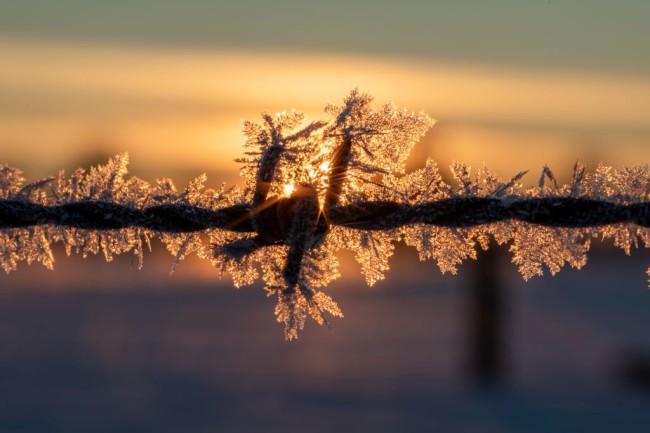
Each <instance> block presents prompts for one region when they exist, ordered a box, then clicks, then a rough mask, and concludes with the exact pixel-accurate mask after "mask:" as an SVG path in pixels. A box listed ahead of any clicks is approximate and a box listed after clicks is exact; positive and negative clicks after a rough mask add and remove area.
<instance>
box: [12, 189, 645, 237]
mask: <svg viewBox="0 0 650 433" xmlns="http://www.w3.org/2000/svg"><path fill="white" fill-rule="evenodd" d="M252 211H253V208H252V206H249V205H235V206H229V207H225V208H221V209H217V210H210V209H205V208H201V207H196V206H190V205H182V204H163V205H156V206H151V207H146V208H142V209H138V208H134V207H131V206H127V205H121V204H116V203H109V202H101V201H79V202H72V203H67V204H62V205H56V206H48V205H41V204H36V203H32V202H29V201H24V200H0V229H8V228H22V227H31V226H41V225H57V226H65V227H74V228H80V229H89V230H115V229H121V228H127V227H141V228H146V229H150V230H153V231H156V232H163V233H186V232H200V231H203V230H208V229H223V230H230V231H235V232H255V231H256V230H255V227H254V225H253V224H252V222H251V218H250V216H251V215H252V214H253V212H252ZM327 218H328V222H329V223H330V224H331V225H338V226H344V227H350V228H355V229H360V230H389V229H393V228H397V227H401V226H405V225H409V224H430V225H435V226H443V227H473V226H478V225H482V224H488V223H494V222H499V221H505V220H519V221H522V222H527V223H530V224H536V225H543V226H551V227H575V228H580V227H582V228H585V227H597V226H604V225H609V224H618V223H633V224H636V225H639V226H644V227H650V202H641V203H632V204H619V203H614V202H611V201H608V200H598V199H591V198H575V197H543V198H521V197H512V196H510V197H508V196H507V197H504V198H501V199H497V198H487V197H470V196H466V197H462V196H461V197H455V198H449V199H443V200H437V201H431V202H426V203H420V204H401V203H395V202H385V201H369V202H360V203H354V204H351V205H345V206H337V207H333V208H331V209H330V211H329V213H328V216H327Z"/></svg>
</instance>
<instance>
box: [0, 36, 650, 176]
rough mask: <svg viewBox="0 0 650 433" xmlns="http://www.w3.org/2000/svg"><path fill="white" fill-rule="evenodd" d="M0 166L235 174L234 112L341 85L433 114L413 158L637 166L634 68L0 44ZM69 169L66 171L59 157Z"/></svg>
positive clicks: (645, 87) (243, 114) (649, 150)
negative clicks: (122, 160)
mask: <svg viewBox="0 0 650 433" xmlns="http://www.w3.org/2000/svg"><path fill="white" fill-rule="evenodd" d="M0 58H3V59H5V61H3V62H2V63H0V162H9V163H11V164H14V165H19V166H20V167H21V168H24V169H25V171H26V172H27V173H26V174H27V175H28V177H32V176H43V175H46V174H52V173H55V172H56V171H57V170H58V169H59V168H64V167H65V168H72V166H74V165H76V164H78V163H79V162H83V161H86V160H92V158H95V157H97V156H98V155H109V154H113V153H116V152H118V151H128V152H129V153H130V155H131V161H132V167H133V170H134V171H135V172H136V173H137V174H141V175H143V176H145V177H150V178H154V177H162V176H166V175H172V176H173V175H174V174H177V175H178V176H180V177H181V178H183V179H184V178H185V176H186V175H190V174H192V173H193V174H199V173H201V172H203V171H206V172H208V175H209V176H210V177H211V179H212V181H213V182H215V183H218V182H220V181H221V180H227V181H234V180H236V173H237V169H238V167H237V165H236V164H234V163H233V162H232V160H233V159H234V158H236V157H238V156H240V152H241V148H240V144H241V142H242V136H241V134H240V127H241V120H242V119H244V118H246V119H255V118H257V117H258V115H259V113H260V112H261V111H268V112H271V113H273V112H276V111H281V110H286V109H292V108H296V109H299V110H302V111H305V112H307V114H308V115H310V116H311V117H316V116H320V115H321V112H322V107H323V106H324V105H325V103H326V102H327V101H328V100H331V101H340V100H341V99H342V97H343V96H344V95H345V94H346V93H347V92H349V90H350V89H352V88H354V87H359V88H360V89H361V90H364V91H369V92H371V93H372V94H373V95H374V96H375V97H376V100H377V103H378V104H380V103H384V102H388V101H390V100H392V101H394V102H395V103H396V104H397V105H398V106H400V107H407V108H408V109H411V110H414V111H419V110H424V111H426V112H427V113H428V114H429V115H430V116H432V117H434V118H436V119H438V124H437V125H436V126H435V127H434V129H433V130H432V131H431V133H430V134H429V135H428V136H427V139H426V140H425V142H423V143H421V144H420V145H419V146H418V147H417V148H416V153H417V155H416V156H414V158H413V159H412V163H413V164H415V165H417V164H418V162H419V158H422V157H425V156H433V157H435V158H436V159H438V160H439V161H440V165H442V166H445V165H446V164H448V163H449V162H451V160H453V159H457V160H461V161H464V162H468V163H470V164H472V165H474V166H477V165H480V164H482V163H483V162H486V163H487V164H488V166H489V167H491V168H493V169H495V170H496V171H498V172H500V173H501V174H503V176H507V175H510V174H512V173H514V172H516V171H519V170H520V169H525V168H530V169H532V170H533V172H535V171H537V170H539V169H541V167H542V166H543V165H544V164H545V163H548V164H551V165H552V166H555V167H556V168H557V170H558V171H562V169H568V168H569V167H570V166H571V165H572V163H573V161H574V160H575V159H576V158H580V159H583V160H586V161H587V162H591V161H595V160H598V159H602V160H603V161H604V162H606V163H609V164H613V165H622V164H632V163H645V162H648V161H650V145H648V143H650V140H649V139H650V82H649V81H648V80H647V78H646V77H644V76H634V75H629V74H628V75H623V74H618V75H613V74H608V75H605V74H591V75H589V74H586V73H584V72H583V73H578V72H566V71H549V70H545V71H536V70H533V69H522V68H509V69H508V68H505V67H501V68H497V67H494V66H490V67H488V66H480V65H476V64H475V65H471V66H470V65H463V64H451V63H440V62H433V61H423V60H414V59H411V60H409V59H405V58H394V57H371V56H350V55H342V54H305V53H293V54H292V53H286V52H284V53H283V52H277V53H272V52H268V51H267V52H264V53H261V52H254V51H236V50H208V49H205V50H198V49H194V50H188V49H182V50H181V49H172V48H160V47H159V48H135V47H129V48H126V47H125V46H116V45H107V44H83V43H52V42H36V41H28V40H17V39H4V40H0ZM71 165H72V166H71Z"/></svg>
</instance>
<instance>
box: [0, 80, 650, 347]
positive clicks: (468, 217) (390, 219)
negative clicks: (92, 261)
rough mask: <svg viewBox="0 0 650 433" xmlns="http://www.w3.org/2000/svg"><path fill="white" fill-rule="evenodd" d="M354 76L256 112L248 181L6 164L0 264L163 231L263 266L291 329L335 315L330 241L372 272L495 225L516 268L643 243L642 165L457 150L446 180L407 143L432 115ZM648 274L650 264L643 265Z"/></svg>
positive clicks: (192, 250)
mask: <svg viewBox="0 0 650 433" xmlns="http://www.w3.org/2000/svg"><path fill="white" fill-rule="evenodd" d="M371 102H372V98H371V97H370V96H369V95H367V94H363V93H360V92H358V91H356V90H354V91H352V92H351V93H350V94H349V95H348V96H347V97H346V98H345V99H344V101H343V103H342V104H341V105H333V104H330V105H328V106H327V107H326V108H325V114H326V120H324V121H317V122H312V123H309V124H305V122H304V116H303V114H301V113H298V112H295V111H292V112H289V113H287V112H283V113H279V114H276V115H275V116H271V115H268V114H263V115H262V121H261V122H260V123H255V122H245V123H244V134H245V136H246V140H245V147H246V149H247V152H246V157H245V158H242V159H241V160H240V162H241V163H243V169H242V175H243V176H244V178H245V179H246V186H245V188H243V189H238V188H230V189H226V188H224V187H222V188H221V189H219V190H212V189H206V188H204V186H203V184H204V182H205V180H206V177H205V175H201V176H199V177H198V178H196V179H195V180H194V181H192V182H190V184H189V185H188V186H187V187H186V188H185V189H184V190H182V191H178V190H177V189H176V187H175V186H174V184H173V183H172V181H171V180H169V179H162V180H159V181H158V182H157V183H156V184H153V185H152V184H150V183H148V182H145V181H143V180H141V179H138V178H136V177H131V178H127V177H126V174H127V164H128V157H127V155H126V154H122V155H118V156H116V157H115V158H112V159H111V160H109V162H108V164H106V165H104V166H99V167H95V168H91V169H90V170H89V171H87V172H86V171H84V170H82V169H79V170H77V171H76V172H74V173H73V174H72V176H70V177H66V176H65V175H64V174H63V173H60V174H59V175H58V177H56V178H54V177H52V178H47V179H43V180H40V181H38V182H34V183H30V184H25V182H24V179H23V177H22V175H21V172H20V171H19V170H17V169H14V168H11V167H8V166H6V165H5V166H3V167H0V266H2V268H3V269H4V270H5V271H6V272H10V271H13V270H15V269H16V267H17V264H18V262H20V261H26V262H27V263H33V262H41V263H42V264H43V265H45V266H46V267H48V268H50V269H51V268H52V266H53V262H54V259H53V256H52V251H51V245H52V243H54V242H61V243H62V244H63V245H64V246H65V249H66V252H67V253H68V254H71V253H72V252H76V253H80V254H83V256H84V257H85V256H86V255H88V254H89V253H92V254H98V253H100V252H101V253H102V254H104V256H105V258H106V260H108V261H110V260H111V259H112V257H113V256H114V255H116V254H122V253H130V254H133V255H134V257H135V258H137V261H138V264H139V266H142V259H143V251H144V249H145V248H150V244H149V241H150V239H151V238H152V237H158V238H159V239H161V240H162V242H163V243H164V244H165V245H166V246H167V249H168V250H169V252H170V253H171V254H172V255H173V256H174V257H175V259H174V261H173V268H175V267H176V266H177V264H178V263H179V262H180V261H181V260H183V258H185V257H186V256H187V255H188V254H197V255H198V256H199V257H201V258H204V259H206V260H209V261H210V262H211V263H212V264H213V265H214V266H215V267H216V268H217V269H219V270H220V271H221V272H222V273H228V274H230V276H231V277H232V279H233V282H234V284H235V286H236V287H240V286H243V285H248V284H251V283H253V282H254V281H255V280H257V279H258V278H259V277H260V272H261V276H262V278H263V280H264V282H265V286H266V291H267V292H268V294H269V296H274V297H276V298H277V306H276V307H275V315H276V317H277V320H278V321H279V322H281V323H283V324H284V329H285V336H286V338H288V339H294V338H297V335H298V331H299V330H301V329H302V328H303V327H304V324H305V320H306V318H307V317H308V316H310V317H312V318H313V319H314V320H315V321H316V322H318V323H319V324H323V323H327V318H326V317H327V316H328V315H331V316H339V317H342V316H343V314H342V312H341V310H340V308H339V307H338V305H337V304H336V303H335V302H334V301H333V300H332V298H330V297H329V296H328V295H326V294H325V293H324V292H323V291H322V289H323V288H324V287H325V286H327V284H328V283H329V282H330V281H332V280H334V279H335V278H337V277H338V276H339V272H338V261H337V258H336V252H337V251H339V250H342V249H348V250H352V251H354V253H355V258H356V260H357V261H358V262H359V263H360V265H361V270H362V272H363V275H364V277H365V280H366V282H367V283H368V284H369V285H373V284H374V283H376V282H377V281H379V280H382V279H383V278H384V274H385V272H386V271H387V270H388V268H389V265H388V261H389V259H390V257H391V255H392V254H393V251H394V246H395V243H396V242H399V241H404V242H405V243H406V244H407V245H411V246H414V247H415V248H416V249H417V250H418V252H419V256H420V259H421V260H429V259H430V260H433V261H435V262H436V264H437V265H438V267H439V268H440V270H441V271H442V272H443V273H444V272H451V273H452V274H455V273H456V270H457V266H458V265H459V264H460V263H462V262H463V261H464V260H466V259H468V258H476V251H477V248H483V249H487V248H488V245H489V240H490V239H491V238H492V239H494V240H495V241H496V242H497V243H498V244H507V245H509V249H510V251H511V252H512V254H513V258H512V261H513V263H515V264H516V265H517V266H518V267H519V270H520V272H521V274H522V275H523V277H524V278H525V279H528V278H530V277H532V276H535V275H541V274H542V273H543V268H544V267H546V268H548V270H549V271H550V272H551V273H552V274H555V273H556V272H558V271H559V270H560V269H561V268H562V266H564V265H565V264H567V263H568V264H569V265H571V266H572V267H575V268H580V267H582V266H583V265H584V264H585V263H586V253H587V251H588V250H589V246H590V242H591V240H592V239H593V238H601V239H605V238H611V239H612V240H613V242H614V244H615V245H616V246H618V247H620V248H622V249H624V250H625V252H626V253H628V254H629V253H630V249H631V247H632V246H639V245H640V244H642V245H643V246H645V247H649V246H650V229H649V226H650V204H649V202H650V200H649V199H650V170H649V169H648V166H647V165H644V166H639V167H632V168H626V169H623V170H620V171H616V170H612V169H611V168H609V167H606V166H604V165H600V166H599V167H598V168H597V169H596V171H595V172H594V173H587V172H586V171H585V168H584V167H583V166H582V165H580V164H576V166H575V167H574V175H573V180H572V181H571V183H569V184H566V185H562V186H560V185H558V183H557V181H556V179H555V177H554V175H553V173H552V172H551V170H550V169H548V168H547V167H545V168H544V169H543V171H542V175H541V177H540V179H539V183H538V186H536V187H534V188H528V189H526V188H524V187H523V186H522V185H521V183H520V180H521V178H522V177H523V176H524V174H525V172H522V173H520V174H518V175H517V176H515V177H514V178H512V179H510V180H508V181H503V180H501V179H499V178H498V177H497V176H496V175H494V174H493V173H491V172H489V171H488V170H487V169H486V168H482V169H481V170H479V171H478V172H477V173H476V174H473V173H472V172H471V170H470V167H468V166H466V165H464V164H461V163H454V164H453V165H452V166H451V173H452V175H453V177H454V179H455V182H453V184H448V183H447V182H445V181H444V180H443V178H442V176H441V174H440V172H439V170H438V167H437V166H436V164H435V162H433V161H431V160H429V161H427V162H426V164H425V166H424V167H423V168H421V169H419V170H416V171H414V172H411V173H405V160H406V158H407V156H408V154H409V152H410V150H411V148H412V147H413V145H414V144H415V143H416V142H417V141H418V140H419V139H420V138H421V137H422V136H423V135H424V133H425V132H426V131H427V129H428V128H430V127H431V126H432V125H433V121H432V120H431V119H430V118H429V117H428V116H426V115H425V114H422V113H420V114H415V113H411V112H407V111H401V110H397V109H396V108H395V107H394V106H393V105H392V104H388V105H384V106H383V107H381V108H379V109H375V108H373V107H372V105H371ZM649 273H650V270H649Z"/></svg>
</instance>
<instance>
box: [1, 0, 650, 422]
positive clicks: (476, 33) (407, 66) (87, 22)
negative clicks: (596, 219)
mask: <svg viewBox="0 0 650 433" xmlns="http://www.w3.org/2000/svg"><path fill="white" fill-rule="evenodd" d="M649 16H650V3H648V2H644V1H641V0H638V1H633V0H626V1H619V2H607V1H600V0H594V1H572V2H566V1H557V0H551V1H547V0H544V1H529V2H519V1H514V0H512V1H505V0H500V1H493V2H482V1H476V2H469V1H467V2H452V1H406V0H405V1H401V2H384V1H378V0H375V1H370V0H367V1H338V0H337V1H329V2H325V1H319V2H312V1H287V0H276V1H273V2H264V1H261V0H251V1H213V2H211V1H201V0H188V1H184V2H173V1H167V0H161V1H157V2H151V1H144V0H131V1H125V0H113V1H112V2H89V1H80V0H59V1H57V2H52V1H45V0H42V1H37V0H23V1H20V2H17V1H5V2H1V3H0V59H2V61H0V163H8V164H10V165H12V166H16V167H19V168H21V169H23V170H24V172H25V175H26V177H27V178H28V179H29V180H36V179H38V178H40V177H43V176H48V175H54V174H56V173H57V172H58V170H60V169H66V171H67V172H70V171H71V170H73V169H75V168H77V167H79V166H88V165H90V164H96V163H101V162H104V161H106V159H107V158H108V157H109V156H112V155H114V154H115V153H117V152H122V151H128V152H129V154H130V156H131V161H132V163H131V173H132V174H134V175H137V176H139V177H142V178H144V179H146V180H149V181H153V180H155V179H156V178H162V177H163V176H167V177H171V178H172V179H174V181H175V183H176V185H177V186H178V187H182V186H183V185H184V184H185V183H186V182H187V181H188V180H189V179H191V178H193V177H195V176H197V175H199V174H200V173H203V172H206V173H207V174H208V179H209V182H208V183H209V185H211V186H216V185H219V184H220V183H221V182H224V181H225V182H227V183H228V184H233V183H241V179H239V176H238V169H239V167H238V166H237V164H236V163H234V162H233V159H234V158H236V157H238V156H240V155H241V143H242V136H241V133H240V130H241V120H242V119H251V120H255V119H257V118H259V114H260V113H261V112H263V111H265V112H269V113H275V112H277V111H283V110H288V109H292V108H295V109H298V110H301V111H304V112H306V113H307V115H308V117H309V118H310V119H314V120H315V119H319V118H321V117H322V109H323V107H324V105H325V104H326V103H327V102H328V101H331V102H334V103H339V102H340V101H341V100H342V98H343V97H344V96H345V95H346V94H347V93H348V92H349V91H350V90H351V89H352V88H355V87H358V88H359V89H361V90H363V91H368V92H370V93H372V94H373V95H374V96H375V98H376V102H377V104H383V103H385V102H388V101H394V102H395V103H396V104H397V105H398V106H399V107H406V108H408V109H410V110H413V111H420V110H424V111H426V112H427V113H428V114H429V115H430V116H432V117H434V118H436V119H437V120H438V123H437V124H436V126H435V127H434V128H432V129H431V131H430V132H429V133H428V134H427V135H426V137H425V138H424V139H423V140H422V141H421V142H420V143H419V144H418V145H417V146H416V147H415V149H414V151H413V154H412V155H411V157H410V159H409V166H410V168H411V169H413V168H417V167H420V166H422V165H423V163H424V160H425V159H426V158H427V157H431V158H434V159H436V160H437V161H438V164H439V166H440V167H441V168H442V170H443V172H444V173H446V174H449V171H448V170H447V169H446V167H447V166H448V165H449V164H450V163H451V162H452V161H453V160H459V161H462V162H465V163H468V164H470V165H472V166H473V167H474V168H480V167H481V166H482V165H483V163H485V164H486V165H487V167H488V168H490V169H492V170H493V171H496V172H497V173H498V174H500V175H501V176H502V177H504V178H505V177H508V176H512V175H514V174H515V173H517V172H519V171H520V170H523V169H530V170H531V174H529V175H528V177H527V181H526V182H529V183H530V184H533V183H535V182H536V180H537V179H538V174H539V173H540V172H541V169H542V167H543V166H544V164H548V165H549V166H550V167H551V169H552V170H553V171H554V172H555V173H556V175H557V176H558V177H559V178H560V179H563V180H566V179H567V177H568V175H569V173H570V170H571V168H572V166H573V164H574V162H575V161H576V160H577V159H580V160H581V161H583V162H585V163H586V164H587V166H588V168H591V169H594V168H595V166H596V165H597V163H598V162H599V161H602V162H604V163H606V164H608V165H612V166H614V167H615V168H620V167H623V166H624V165H632V164H646V163H648V162H649V161H650V56H648V55H647V41H648V40H650V26H648V25H647V24H648V17H649ZM351 257H352V255H351V254H350V253H348V252H342V253H341V259H342V260H343V263H344V266H343V277H342V278H341V279H340V280H339V281H337V282H336V283H335V284H334V285H333V286H332V287H331V290H329V292H330V293H331V294H332V296H333V297H334V298H335V299H336V300H337V301H339V304H340V306H341V307H342V308H343V310H344V313H345V314H346V318H345V319H343V320H335V321H333V323H332V331H331V332H330V331H328V330H327V329H326V328H319V327H317V326H315V325H314V324H313V323H308V325H307V329H306V331H305V332H304V333H302V334H301V336H300V340H298V341H297V342H291V343H287V342H285V341H284V340H283V339H282V330H281V327H280V325H278V324H276V323H275V320H274V317H273V315H272V310H273V305H274V300H272V299H269V298H266V297H265V295H264V293H263V291H262V290H261V289H260V286H259V284H257V285H255V286H254V287H249V288H245V289H241V290H238V291H236V290H234V289H233V288H232V285H231V283H230V281H229V279H228V278H224V279H223V280H219V279H218V278H217V272H216V271H215V270H214V269H212V268H211V267H210V266H209V264H207V263H202V262H200V261H198V260H195V259H190V260H186V261H185V262H184V263H182V265H181V266H180V267H179V269H178V270H177V272H176V273H175V274H174V276H173V277H169V269H170V267H171V262H172V257H171V256H169V255H168V254H167V253H166V252H165V251H164V247H162V245H160V244H154V251H153V253H152V254H149V255H148V256H147V257H146V258H145V268H144V269H143V270H142V271H136V270H133V269H131V258H130V257H122V258H119V259H118V260H116V261H115V262H113V263H105V262H103V259H102V258H97V257H91V258H89V259H86V260H83V259H81V258H79V257H72V258H67V257H65V254H64V252H63V251H62V250H57V254H56V265H55V270H54V271H53V272H50V271H46V270H44V269H42V268H40V267H37V266H34V267H28V266H25V265H23V266H21V267H20V268H19V270H18V272H16V273H13V274H10V275H4V274H3V275H0V390H2V392H1V393H0V431H2V432H5V431H6V432H32V431H48V432H69V431H97V432H104V431H106V432H113V431H123V432H131V431H133V432H142V431H156V432H178V431H183V432H207V431H271V432H272V431H290V432H293V431H295V432H300V431H306V430H310V431H314V432H318V431H331V430H332V429H335V428H336V429H339V430H343V431H353V430H354V431H372V432H379V431H431V430H432V429H435V428H438V429H440V430H441V431H468V432H484V431H486V432H519V431H523V432H547V431H549V432H551V431H552V432H555V431H591V432H595V431H611V430H613V429H615V428H616V429H621V430H623V431H628V432H634V431H640V432H641V431H643V432H645V431H647V430H648V429H649V428H650V419H649V418H648V413H650V336H648V334H647V332H646V329H648V327H649V326H650V314H648V311H649V309H650V293H648V290H647V284H646V277H647V276H646V275H645V270H646V269H647V267H648V265H649V264H650V255H649V254H648V252H647V251H643V250H637V251H633V254H632V257H626V256H625V255H624V253H622V252H621V251H620V250H613V249H612V248H611V247H610V246H609V245H607V244H606V245H600V244H598V245H596V246H595V247H594V248H593V250H592V252H591V254H590V258H589V262H588V264H587V266H586V267H585V269H583V270H582V271H580V272H578V271H574V270H569V269H565V270H563V271H562V272H561V273H560V274H559V275H557V276H556V277H554V278H551V277H544V278H538V279H535V280H532V281H530V282H528V283H524V282H523V280H522V278H521V277H520V276H519V275H518V274H517V272H516V269H515V267H514V265H512V264H510V263H509V260H510V258H509V256H508V254H507V248H506V247H501V248H495V249H494V251H492V252H491V253H483V254H482V255H481V256H480V258H479V260H478V261H477V262H473V261H472V262H470V263H466V264H464V265H462V266H461V267H460V269H459V275H458V276H455V277H454V276H449V275H445V276H442V275H440V273H439V272H438V270H437V267H436V266H435V264H433V263H420V262H418V260H417V254H416V253H415V252H414V251H413V250H411V249H408V248H405V247H402V246H399V247H398V251H397V253H396V255H395V257H394V258H393V259H392V261H391V267H392V269H391V270H390V271H389V272H388V273H387V278H386V280H385V281H382V282H380V283H378V284H377V285H376V286H375V287H373V288H371V289H368V288H367V287H366V286H365V285H364V283H363V281H362V279H361V277H360V275H359V269H358V267H357V266H356V265H355V264H354V263H352V261H351Z"/></svg>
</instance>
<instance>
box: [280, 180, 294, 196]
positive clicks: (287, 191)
mask: <svg viewBox="0 0 650 433" xmlns="http://www.w3.org/2000/svg"><path fill="white" fill-rule="evenodd" d="M294 189H295V186H294V184H292V183H288V184H286V185H284V187H283V188H282V192H283V193H284V195H285V196H286V197H291V194H293V190H294Z"/></svg>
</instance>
